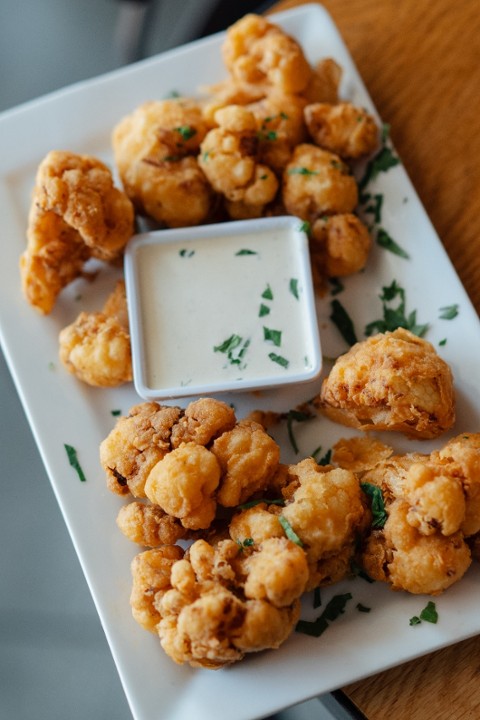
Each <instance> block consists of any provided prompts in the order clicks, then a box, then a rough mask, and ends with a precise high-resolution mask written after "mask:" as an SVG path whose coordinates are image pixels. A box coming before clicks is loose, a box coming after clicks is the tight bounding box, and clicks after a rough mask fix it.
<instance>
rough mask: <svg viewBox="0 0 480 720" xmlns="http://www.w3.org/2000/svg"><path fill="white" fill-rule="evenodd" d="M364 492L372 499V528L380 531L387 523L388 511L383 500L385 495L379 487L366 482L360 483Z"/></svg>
mask: <svg viewBox="0 0 480 720" xmlns="http://www.w3.org/2000/svg"><path fill="white" fill-rule="evenodd" d="M360 487H361V488H362V490H363V492H364V493H365V494H366V495H368V497H369V498H370V509H371V511H372V527H373V528H376V529H377V530H379V529H380V528H383V526H384V525H385V523H386V522H387V518H388V515H387V511H386V510H385V503H384V500H383V493H382V491H381V489H380V488H379V487H378V486H377V485H373V484H372V483H368V482H364V483H360Z"/></svg>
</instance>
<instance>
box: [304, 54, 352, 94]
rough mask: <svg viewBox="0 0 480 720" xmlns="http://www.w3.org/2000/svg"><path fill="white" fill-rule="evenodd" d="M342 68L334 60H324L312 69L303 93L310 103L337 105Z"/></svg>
mask: <svg viewBox="0 0 480 720" xmlns="http://www.w3.org/2000/svg"><path fill="white" fill-rule="evenodd" d="M341 79H342V68H341V66H340V65H339V64H338V63H337V62H335V60H334V59H333V58H328V57H327V58H322V59H321V60H319V61H318V62H317V63H316V64H315V65H314V66H313V67H312V75H311V77H310V81H309V83H308V85H307V87H306V88H305V90H304V91H303V92H302V96H303V97H304V98H305V99H306V100H307V102H308V103H332V104H333V103H337V102H338V88H339V85H340V81H341Z"/></svg>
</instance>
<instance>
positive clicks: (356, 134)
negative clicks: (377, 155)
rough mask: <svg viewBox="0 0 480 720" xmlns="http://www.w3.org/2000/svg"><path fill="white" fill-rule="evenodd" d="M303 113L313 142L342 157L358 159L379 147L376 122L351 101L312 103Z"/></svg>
mask: <svg viewBox="0 0 480 720" xmlns="http://www.w3.org/2000/svg"><path fill="white" fill-rule="evenodd" d="M304 113H305V122H306V124H307V128H308V131H309V133H310V135H311V137H312V139H313V142H314V143H315V144H316V145H318V146H319V147H321V148H324V149H325V150H330V152H333V153H336V154H337V155H340V157H342V158H349V159H358V158H360V157H362V156H365V155H369V154H370V153H372V152H373V151H374V150H375V149H376V148H377V146H378V139H379V131H378V126H377V123H376V122H375V119H374V118H373V116H372V115H370V113H368V112H367V111H366V110H364V109H363V108H361V107H357V106H356V105H352V103H348V102H340V103H336V104H330V103H325V102H323V103H312V104H311V105H307V106H306V107H305V110H304Z"/></svg>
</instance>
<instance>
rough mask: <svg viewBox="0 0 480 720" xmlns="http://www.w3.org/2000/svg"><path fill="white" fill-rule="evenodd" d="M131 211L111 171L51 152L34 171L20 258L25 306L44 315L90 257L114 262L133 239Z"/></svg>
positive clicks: (87, 158) (86, 160) (74, 156)
mask: <svg viewBox="0 0 480 720" xmlns="http://www.w3.org/2000/svg"><path fill="white" fill-rule="evenodd" d="M133 221H134V217H133V207H132V204H131V203H130V201H129V199H128V198H127V197H126V195H125V194H124V193H123V192H122V191H121V190H118V189H117V188H116V187H114V185H113V179H112V174H111V172H110V170H109V169H108V168H107V166H106V165H104V164H103V163H102V162H100V160H97V159H96V158H94V157H91V156H89V155H77V154H75V153H71V152H61V151H52V152H50V153H48V155H47V156H46V157H45V158H44V159H43V160H42V162H41V163H40V165H39V167H38V171H37V176H36V179H35V187H34V190H33V197H32V205H31V208H30V213H29V220H28V229H27V249H26V250H25V251H24V252H23V253H22V255H21V258H20V275H21V281H22V289H23V292H24V294H25V297H26V298H27V300H28V302H29V303H30V304H31V305H33V306H34V307H35V308H36V309H37V310H39V311H40V312H41V313H44V314H46V313H49V312H50V311H51V310H52V308H53V306H54V304H55V301H56V299H57V296H58V295H59V293H60V291H61V290H62V289H63V288H64V287H65V286H66V285H68V284H69V283H70V282H71V281H72V280H74V279H75V278H77V277H79V276H80V275H81V274H82V271H83V266H84V263H85V262H86V260H88V259H89V258H90V257H95V258H99V259H100V260H106V261H110V260H115V259H116V258H117V257H118V256H119V255H120V254H121V252H122V250H123V248H124V247H125V245H126V243H127V242H128V240H129V239H130V237H131V236H132V235H133V231H134V227H133Z"/></svg>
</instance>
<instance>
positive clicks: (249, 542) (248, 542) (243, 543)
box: [237, 538, 255, 550]
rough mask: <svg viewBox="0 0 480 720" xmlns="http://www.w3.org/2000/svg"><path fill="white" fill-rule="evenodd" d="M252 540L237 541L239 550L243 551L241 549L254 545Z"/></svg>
mask: <svg viewBox="0 0 480 720" xmlns="http://www.w3.org/2000/svg"><path fill="white" fill-rule="evenodd" d="M254 544H255V543H254V540H253V538H245V540H237V545H239V546H240V550H243V548H248V547H252V545H254Z"/></svg>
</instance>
